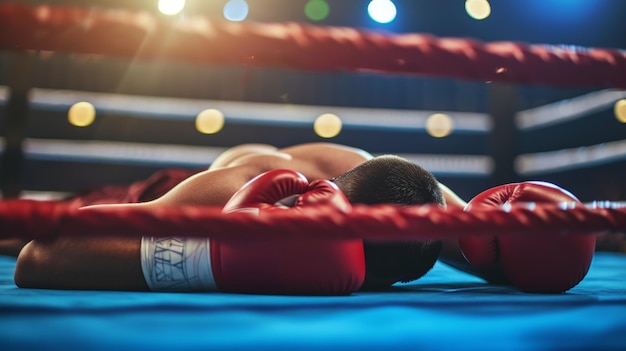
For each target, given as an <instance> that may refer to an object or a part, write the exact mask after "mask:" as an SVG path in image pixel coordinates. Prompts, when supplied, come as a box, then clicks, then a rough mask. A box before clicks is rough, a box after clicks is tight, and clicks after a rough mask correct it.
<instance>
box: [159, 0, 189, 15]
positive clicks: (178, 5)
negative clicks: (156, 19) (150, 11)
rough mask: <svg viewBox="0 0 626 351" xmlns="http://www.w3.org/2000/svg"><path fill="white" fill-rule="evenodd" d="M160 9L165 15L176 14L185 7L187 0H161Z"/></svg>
mask: <svg viewBox="0 0 626 351" xmlns="http://www.w3.org/2000/svg"><path fill="white" fill-rule="evenodd" d="M158 6H159V11H161V13H163V14H165V15H170V16H171V15H175V14H177V13H179V12H180V11H182V10H183V8H185V0H159V5H158Z"/></svg>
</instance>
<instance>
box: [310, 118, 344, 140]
mask: <svg viewBox="0 0 626 351" xmlns="http://www.w3.org/2000/svg"><path fill="white" fill-rule="evenodd" d="M341 127H342V125H341V119H340V118H339V116H337V115H335V114H332V113H325V114H322V115H320V116H319V117H317V118H316V119H315V123H314V124H313V130H314V131H315V133H316V134H317V135H319V136H320V137H322V138H333V137H335V136H337V135H338V134H339V133H340V132H341Z"/></svg>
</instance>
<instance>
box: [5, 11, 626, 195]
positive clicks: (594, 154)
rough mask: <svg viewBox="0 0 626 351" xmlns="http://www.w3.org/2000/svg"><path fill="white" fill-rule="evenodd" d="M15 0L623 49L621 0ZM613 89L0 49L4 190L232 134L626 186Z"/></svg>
mask: <svg viewBox="0 0 626 351" xmlns="http://www.w3.org/2000/svg"><path fill="white" fill-rule="evenodd" d="M8 2H9V1H2V2H0V4H1V3H8ZM13 2H15V1H13ZM19 3H29V4H44V3H45V4H70V5H75V6H81V7H87V8H93V9H129V10H141V11H147V12H150V13H152V14H153V15H154V16H164V17H176V18H180V19H181V20H184V19H185V18H186V17H191V16H195V15H202V16H206V17H209V18H212V19H216V20H227V21H235V22H238V21H257V22H301V23H310V24H314V25H331V26H347V27H355V28H360V29H368V30H378V31H384V32H390V33H408V32H417V33H428V34H432V35H435V36H438V37H460V38H474V39H476V40H480V41H484V42H493V41H516V42H523V43H528V44H550V45H556V46H566V47H572V46H581V47H599V48H616V49H620V50H623V49H625V48H626V1H623V0H595V1H588V0H587V1H583V0H490V1H486V0H467V1H465V0H394V1H390V0H374V1H370V0H335V1H332V0H326V1H324V0H249V1H243V0H230V1H227V0H187V1H180V0H179V1H176V0H169V1H165V0H162V1H157V0H150V1H149V0H136V1H122V0H107V1H104V0H102V1H20V2H19ZM5 34H6V33H5ZM13 34H14V35H19V33H11V35H13ZM119 40H120V41H123V40H124V37H123V36H121V37H120V38H119ZM624 99H626V92H625V91H619V90H613V89H600V88H597V87H571V88H554V87H547V86H537V85H513V84H500V83H493V82H482V81H481V82H477V81H461V80H455V79H449V78H445V79H444V78H437V77H427V76H409V75H406V76H405V75H390V74H377V73H376V74H375V73H362V72H359V73H355V72H304V71H296V70H286V69H281V68H257V67H247V66H243V65H239V64H232V65H221V66H211V65H199V64H190V63H186V62H173V61H160V60H153V61H148V60H128V59H120V58H112V57H92V56H84V55H76V54H69V53H51V52H29V53H23V52H15V51H0V137H1V138H2V147H0V151H1V152H2V162H0V175H1V176H2V178H1V179H2V192H3V195H4V196H5V197H12V196H23V195H24V194H30V193H41V192H45V193H49V192H51V193H53V194H55V193H58V194H67V193H74V192H79V191H84V190H87V189H90V188H94V187H99V186H102V185H113V184H120V185H123V184H129V183H130V182H132V181H135V180H139V179H144V178H146V177H148V176H149V175H151V174H152V173H154V172H156V171H158V170H160V169H164V168H186V169H202V168H206V167H207V166H208V165H209V164H210V163H211V161H212V160H213V159H214V158H215V157H216V156H217V155H218V154H219V153H220V152H221V151H223V150H224V149H226V148H227V147H229V146H234V145H238V144H241V143H269V144H273V145H276V146H287V145H292V144H296V143H303V142H315V141H328V142H334V143H341V144H347V145H351V146H356V147H360V148H364V149H366V150H368V151H370V152H371V153H374V154H384V153H393V154H400V155H402V156H405V157H407V158H410V159H412V160H414V161H415V162H418V163H420V164H422V165H423V166H424V167H426V168H427V169H429V170H431V171H432V172H433V173H434V174H435V176H437V178H439V180H440V181H441V182H443V183H445V184H447V185H448V186H449V187H451V188H452V189H453V190H455V191H456V192H457V193H458V194H459V195H460V196H461V197H463V198H466V199H469V198H470V197H472V196H474V195H476V194H477V193H479V192H480V191H482V190H485V189H486V188H488V187H491V186H495V185H498V184H502V183H508V182H514V181H520V180H545V181H551V182H554V183H556V184H559V185H561V186H563V187H565V188H567V189H569V190H570V191H572V192H573V193H574V194H576V195H578V196H579V198H581V200H583V201H592V200H624V199H626V111H625V110H626V100H624ZM77 103H78V104H77Z"/></svg>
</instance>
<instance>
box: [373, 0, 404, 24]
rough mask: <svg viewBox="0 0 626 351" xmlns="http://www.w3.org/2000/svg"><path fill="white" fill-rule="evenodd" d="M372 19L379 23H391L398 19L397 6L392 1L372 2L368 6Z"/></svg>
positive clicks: (379, 0) (377, 0)
mask: <svg viewBox="0 0 626 351" xmlns="http://www.w3.org/2000/svg"><path fill="white" fill-rule="evenodd" d="M367 12H368V13H369V15H370V17H371V18H372V19H373V20H374V21H376V22H378V23H389V22H391V21H393V20H394V19H395V18H396V14H397V10H396V5H394V4H393V2H391V0H372V1H371V2H370V3H369V5H368V6H367Z"/></svg>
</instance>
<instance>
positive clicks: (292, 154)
mask: <svg viewBox="0 0 626 351" xmlns="http://www.w3.org/2000/svg"><path fill="white" fill-rule="evenodd" d="M371 158H372V155H370V154H369V153H367V152H365V151H363V150H360V149H356V148H352V147H348V146H343V145H336V144H330V143H310V144H301V145H296V146H291V147H287V148H283V149H278V148H276V147H273V146H270V145H265V144H244V145H240V146H236V147H234V148H231V149H228V150H226V151H225V152H224V153H223V154H222V155H220V156H219V157H218V158H217V159H216V160H215V161H214V162H213V163H212V164H211V167H209V169H208V170H206V171H204V172H200V173H198V174H196V175H194V176H192V177H190V178H189V179H187V180H185V181H183V182H182V183H180V184H179V185H178V186H176V187H175V188H174V189H172V190H171V191H170V192H169V193H168V194H166V195H165V196H163V197H162V198H160V199H158V200H155V201H154V202H153V203H158V204H178V205H181V204H194V205H199V204H202V205H220V206H221V205H224V204H225V203H226V202H227V201H228V199H230V197H231V196H232V195H233V194H234V193H235V191H237V190H238V189H239V188H241V187H242V186H243V185H244V184H245V183H246V182H248V181H249V180H250V179H252V178H254V177H255V176H257V175H259V174H261V173H263V172H266V171H269V170H273V169H291V170H295V171H298V172H300V173H302V174H303V175H304V176H305V177H307V179H309V180H310V181H312V180H315V179H331V178H334V177H336V176H338V175H340V174H343V173H345V172H347V171H348V170H350V169H352V168H354V167H356V166H358V165H359V164H361V163H363V162H365V161H367V160H369V159H371Z"/></svg>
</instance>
